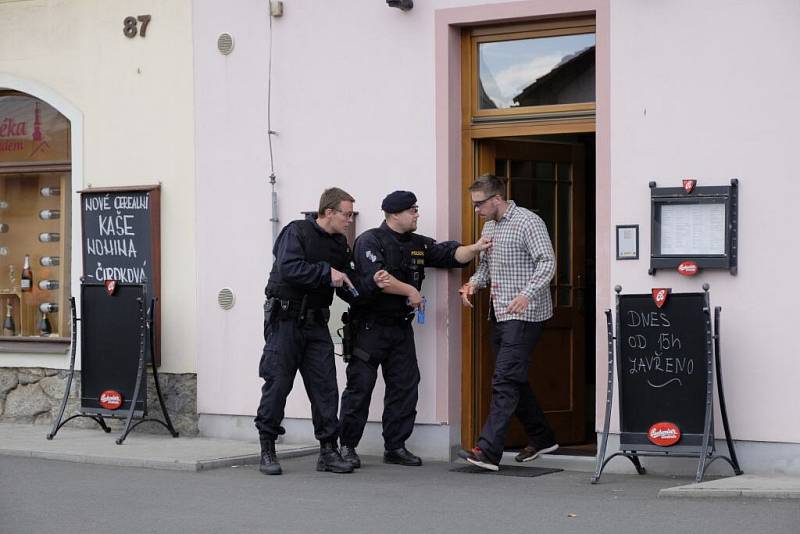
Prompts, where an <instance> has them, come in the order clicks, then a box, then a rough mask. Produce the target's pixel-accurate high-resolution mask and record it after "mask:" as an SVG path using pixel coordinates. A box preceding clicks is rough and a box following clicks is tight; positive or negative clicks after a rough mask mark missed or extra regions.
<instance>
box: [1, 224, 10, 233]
mask: <svg viewBox="0 0 800 534" xmlns="http://www.w3.org/2000/svg"><path fill="white" fill-rule="evenodd" d="M7 233H8V225H7V224H5V223H0V234H7Z"/></svg>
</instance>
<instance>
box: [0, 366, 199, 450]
mask: <svg viewBox="0 0 800 534" xmlns="http://www.w3.org/2000/svg"><path fill="white" fill-rule="evenodd" d="M68 375H69V371H67V370H63V369H46V368H41V367H4V368H0V423H30V424H34V425H50V424H52V422H53V418H55V417H57V416H58V409H59V407H60V406H61V399H63V397H64V390H65V389H66V387H67V377H68ZM158 378H159V383H160V384H161V393H162V394H163V395H164V402H165V403H166V405H167V410H168V411H169V417H170V419H171V420H172V424H173V425H174V426H175V429H176V430H177V431H178V432H180V434H181V435H182V436H196V435H197V433H198V431H197V375H195V374H193V373H186V374H169V373H158ZM80 391H81V377H80V372H79V371H76V372H75V378H74V380H73V381H72V387H71V388H70V394H69V400H68V401H67V408H66V410H65V411H64V419H66V418H67V417H69V416H71V415H74V414H75V413H77V409H78V407H79V406H80ZM147 417H152V418H156V419H163V416H162V414H161V406H160V404H159V403H158V396H157V395H156V390H155V384H154V383H153V377H152V375H151V374H150V373H148V375H147ZM106 423H107V424H108V426H110V427H111V428H112V430H121V429H122V428H123V426H124V420H122V419H111V418H106ZM67 426H69V427H73V428H99V427H98V425H97V423H95V422H94V421H92V420H91V419H88V418H86V417H79V418H76V419H73V420H72V421H70V422H69V423H67ZM134 432H146V433H150V434H168V432H167V429H166V428H164V427H163V426H162V425H160V424H158V423H152V422H145V423H142V424H141V425H139V426H137V427H136V430H135V431H134Z"/></svg>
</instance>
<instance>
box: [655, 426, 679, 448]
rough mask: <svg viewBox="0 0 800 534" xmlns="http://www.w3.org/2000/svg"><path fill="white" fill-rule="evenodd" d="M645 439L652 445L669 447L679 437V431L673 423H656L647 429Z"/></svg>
mask: <svg viewBox="0 0 800 534" xmlns="http://www.w3.org/2000/svg"><path fill="white" fill-rule="evenodd" d="M647 439H649V440H650V442H651V443H653V444H654V445H658V446H660V447H669V446H670V445H675V444H676V443H677V442H678V441H679V440H680V439H681V431H680V429H679V428H678V425H676V424H675V423H668V422H666V421H663V422H661V423H656V424H654V425H653V426H651V427H650V430H648V431H647Z"/></svg>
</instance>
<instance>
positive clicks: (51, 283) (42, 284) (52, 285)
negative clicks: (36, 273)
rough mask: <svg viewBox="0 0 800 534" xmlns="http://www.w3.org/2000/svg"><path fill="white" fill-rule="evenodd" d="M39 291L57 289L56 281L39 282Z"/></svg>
mask: <svg viewBox="0 0 800 534" xmlns="http://www.w3.org/2000/svg"><path fill="white" fill-rule="evenodd" d="M39 289H43V290H45V291H46V290H50V289H58V280H39Z"/></svg>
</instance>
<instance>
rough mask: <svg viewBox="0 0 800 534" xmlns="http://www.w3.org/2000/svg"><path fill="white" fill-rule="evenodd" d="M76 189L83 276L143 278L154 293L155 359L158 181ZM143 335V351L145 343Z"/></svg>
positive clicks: (92, 279)
mask: <svg viewBox="0 0 800 534" xmlns="http://www.w3.org/2000/svg"><path fill="white" fill-rule="evenodd" d="M79 193H80V195H81V229H82V241H81V249H82V251H83V277H82V278H83V280H84V281H85V282H86V283H99V284H102V283H103V282H105V281H106V280H115V281H117V282H119V283H122V284H145V285H146V287H147V297H148V299H150V298H155V299H156V301H155V314H154V318H153V321H154V322H153V334H154V336H153V339H154V344H155V346H154V347H153V353H154V356H155V362H156V365H160V363H161V186H159V185H144V186H131V187H108V188H92V189H84V190H83V191H79ZM149 344H150V341H149V337H148V339H147V346H146V347H145V350H146V351H149V350H150V349H149V347H150V345H149Z"/></svg>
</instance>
